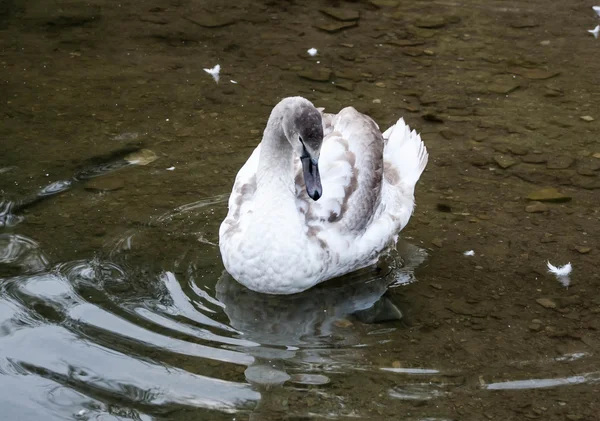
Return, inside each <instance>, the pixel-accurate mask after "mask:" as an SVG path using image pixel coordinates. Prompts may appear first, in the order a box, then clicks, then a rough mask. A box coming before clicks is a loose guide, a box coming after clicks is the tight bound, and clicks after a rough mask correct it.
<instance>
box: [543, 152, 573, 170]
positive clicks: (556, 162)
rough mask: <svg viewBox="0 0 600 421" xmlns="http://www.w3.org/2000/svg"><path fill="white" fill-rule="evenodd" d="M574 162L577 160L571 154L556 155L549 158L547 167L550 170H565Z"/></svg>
mask: <svg viewBox="0 0 600 421" xmlns="http://www.w3.org/2000/svg"><path fill="white" fill-rule="evenodd" d="M574 162H575V160H574V159H573V158H571V157H570V156H565V155H563V156H555V157H552V158H550V159H549V160H548V163H547V164H546V168H548V169H550V170H564V169H567V168H569V167H570V166H571V165H573V163H574Z"/></svg>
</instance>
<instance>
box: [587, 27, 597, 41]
mask: <svg viewBox="0 0 600 421" xmlns="http://www.w3.org/2000/svg"><path fill="white" fill-rule="evenodd" d="M588 32H589V33H590V34H592V35H593V36H594V38H596V39H598V35H600V25H597V26H596V27H595V28H594V29H588Z"/></svg>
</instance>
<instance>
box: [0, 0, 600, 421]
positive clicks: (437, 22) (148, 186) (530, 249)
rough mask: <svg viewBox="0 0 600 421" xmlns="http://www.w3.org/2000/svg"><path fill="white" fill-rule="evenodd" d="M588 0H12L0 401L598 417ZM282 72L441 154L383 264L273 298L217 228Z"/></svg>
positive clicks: (596, 205)
mask: <svg viewBox="0 0 600 421" xmlns="http://www.w3.org/2000/svg"><path fill="white" fill-rule="evenodd" d="M594 5H595V4H593V3H590V2H588V1H580V0H574V1H570V2H553V1H549V0H535V1H531V2H517V1H496V0H489V1H484V0H471V1H464V2H460V1H413V2H407V1H398V0H371V1H366V0H365V1H320V2H319V1H306V2H300V1H293V0H288V1H273V0H264V1H252V2H250V1H238V2H217V1H187V0H157V1H150V2H139V1H135V2H134V1H122V2H118V1H105V0H92V1H86V2H84V1H75V0H71V1H63V0H54V1H39V0H34V1H29V2H22V1H16V0H15V1H10V0H8V1H4V2H2V3H0V119H1V124H0V412H1V413H2V419H6V420H28V421H29V420H102V421H105V420H143V421H146V420H296V421H297V420H309V419H310V420H313V419H314V420H321V419H374V420H391V419H394V420H411V421H412V420H415V421H416V420H423V421H424V420H435V421H445V420H523V419H540V420H570V421H577V420H581V421H583V420H590V421H591V420H599V419H600V415H599V414H600V404H599V403H598V398H597V397H598V393H599V392H600V355H599V354H598V352H600V295H599V294H598V285H599V282H600V275H599V273H598V270H597V266H598V264H597V263H595V262H597V261H598V253H599V246H600V244H599V240H598V231H599V227H600V224H599V222H600V200H599V199H600V137H599V135H598V133H599V129H600V126H599V124H600V107H599V105H598V104H600V72H598V69H599V68H600V54H599V52H600V40H597V39H595V38H594V36H593V35H592V34H590V33H589V32H588V30H591V29H593V28H594V27H595V26H596V25H598V24H600V19H599V17H598V16H597V15H596V13H594V11H593V10H592V6H594ZM310 48H315V49H317V54H316V55H314V56H311V55H310V54H308V52H307V51H308V50H309V49H310ZM216 64H219V65H220V66H221V71H220V79H219V83H216V82H215V81H214V80H213V78H212V77H211V75H210V74H208V73H207V72H205V71H204V70H203V69H205V68H212V67H213V66H215V65H216ZM291 95H301V96H304V97H306V98H308V99H309V100H311V101H313V102H314V104H315V105H316V106H318V107H325V108H326V110H327V111H330V112H337V111H338V110H340V109H341V108H343V107H345V106H349V105H351V106H354V107H355V108H357V109H358V110H359V111H361V112H363V113H365V114H368V115H370V116H371V117H373V118H374V119H375V120H376V121H377V122H378V123H379V124H380V126H381V127H388V126H389V125H391V124H393V123H394V122H395V121H396V120H397V119H398V118H399V117H400V116H403V117H404V118H405V120H406V122H407V124H409V125H410V126H411V127H412V128H414V129H416V130H417V131H419V132H420V133H421V137H422V139H423V141H424V143H425V144H426V146H427V148H428V150H429V154H430V159H429V165H428V167H427V169H426V171H425V173H424V174H423V176H422V177H421V180H420V181H419V184H418V185H417V190H416V203H417V207H416V210H415V213H414V215H413V217H412V219H411V221H410V223H409V225H408V226H407V228H405V229H404V231H403V232H402V234H401V237H402V240H401V241H400V243H399V246H398V251H397V252H396V254H395V255H394V256H393V258H392V259H391V261H390V262H384V263H385V264H382V266H383V268H384V270H381V271H376V270H374V269H373V268H370V269H366V270H363V271H361V272H359V273H356V274H353V275H351V276H348V277H346V278H344V279H341V280H339V281H334V282H327V283H324V284H322V285H320V286H318V287H317V288H314V289H311V290H309V291H307V292H304V293H302V294H299V295H295V296H287V297H285V296H284V297H274V296H265V295H260V294H256V293H253V292H251V291H249V290H247V289H245V288H244V287H242V286H240V285H239V284H237V283H236V282H235V281H234V280H232V279H231V278H230V277H228V276H227V274H226V273H224V271H223V266H222V263H221V258H220V255H219V250H218V246H217V244H218V227H219V224H220V222H221V221H222V219H223V217H224V216H225V214H226V210H227V209H226V208H227V198H228V195H229V193H230V191H231V186H232V183H233V180H234V178H235V174H236V173H237V171H238V169H239V168H240V167H241V166H242V165H243V163H244V162H245V160H246V159H247V158H248V156H249V155H250V153H251V152H252V150H253V149H254V147H255V146H256V145H257V144H258V143H259V142H260V138H261V133H262V130H263V129H264V125H265V123H266V119H267V118H268V115H269V113H270V111H271V109H272V107H273V106H274V105H275V104H276V103H277V102H278V101H279V100H280V99H281V98H283V97H286V96H291ZM468 251H473V253H467V255H465V252H468ZM469 254H470V255H469ZM547 262H550V263H552V264H554V265H557V266H558V265H560V266H562V265H565V264H567V263H569V262H570V263H571V265H572V268H573V270H572V273H571V274H570V276H569V277H568V279H567V278H564V277H563V278H560V279H557V277H556V276H554V275H553V274H551V273H548V268H547Z"/></svg>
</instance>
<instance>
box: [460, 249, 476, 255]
mask: <svg viewBox="0 0 600 421" xmlns="http://www.w3.org/2000/svg"><path fill="white" fill-rule="evenodd" d="M463 254H464V255H465V256H475V250H467V251H465V252H464V253H463Z"/></svg>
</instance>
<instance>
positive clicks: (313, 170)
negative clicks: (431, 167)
mask: <svg viewBox="0 0 600 421" xmlns="http://www.w3.org/2000/svg"><path fill="white" fill-rule="evenodd" d="M324 133H325V135H326V136H325V137H324ZM426 163H427V150H426V149H425V146H424V145H423V143H422V142H421V139H420V137H419V136H418V135H417V134H416V132H414V131H413V132H410V130H409V129H408V127H407V126H406V125H405V124H404V121H403V120H402V119H400V120H399V121H398V123H397V124H396V125H395V126H392V127H391V128H390V129H389V130H388V131H386V132H385V135H382V134H381V132H380V130H379V127H378V126H377V124H375V122H373V120H371V118H369V117H368V116H366V115H363V114H360V113H359V112H357V111H356V110H355V109H354V108H352V107H348V108H345V109H343V110H342V111H340V113H338V114H337V115H333V114H322V113H321V112H320V111H319V110H317V109H316V108H315V107H314V106H313V104H312V103H310V102H309V101H308V100H306V99H304V98H301V97H292V98H285V99H284V100H282V101H281V102H280V103H279V104H277V105H276V106H275V108H274V109H273V111H272V112H271V115H270V117H269V121H268V123H267V127H266V129H265V131H264V134H263V139H262V142H261V143H260V145H258V147H257V148H256V149H255V150H254V152H253V153H252V155H251V156H250V158H249V159H248V161H247V162H246V163H245V164H244V166H243V167H242V168H241V169H240V171H239V173H238V175H237V177H236V180H235V183H234V186H233V191H232V193H231V196H230V198H229V213H228V215H227V217H226V219H225V220H224V221H223V223H222V224H221V228H220V230H219V244H220V249H221V255H222V258H223V263H224V265H225V269H226V270H227V271H228V272H229V273H230V274H231V275H232V276H233V277H234V278H235V279H236V280H237V281H238V282H240V283H241V284H243V285H245V286H247V287H248V288H250V289H252V290H255V291H258V292H264V293H271V294H292V293H296V292H300V291H303V290H306V289H308V288H310V287H312V286H313V285H315V284H317V283H319V282H322V281H325V280H327V279H331V278H333V277H336V276H340V275H343V274H345V273H348V272H351V271H354V270H357V269H360V268H362V267H365V266H368V265H371V264H373V263H375V262H376V261H377V258H378V256H379V254H380V253H381V252H383V251H384V250H385V249H386V248H388V247H389V246H393V245H394V244H395V242H396V240H397V234H398V232H399V231H400V230H401V229H402V228H403V227H404V226H405V225H406V223H407V222H408V220H409V218H410V215H411V214H412V210H413V206H414V186H415V184H416V182H417V180H418V179H419V177H420V175H421V173H422V171H423V169H424V168H425V165H426Z"/></svg>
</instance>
